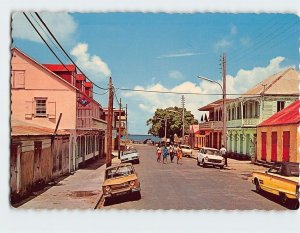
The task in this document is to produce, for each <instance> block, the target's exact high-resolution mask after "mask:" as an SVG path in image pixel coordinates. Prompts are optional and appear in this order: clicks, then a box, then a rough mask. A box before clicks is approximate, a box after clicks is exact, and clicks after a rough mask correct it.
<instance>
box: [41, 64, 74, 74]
mask: <svg viewBox="0 0 300 233" xmlns="http://www.w3.org/2000/svg"><path fill="white" fill-rule="evenodd" d="M42 65H43V66H45V67H46V68H47V69H49V70H51V71H54V72H55V71H75V70H76V67H75V66H74V65H72V64H68V65H65V66H66V67H67V69H66V67H65V66H63V65H59V64H42Z"/></svg>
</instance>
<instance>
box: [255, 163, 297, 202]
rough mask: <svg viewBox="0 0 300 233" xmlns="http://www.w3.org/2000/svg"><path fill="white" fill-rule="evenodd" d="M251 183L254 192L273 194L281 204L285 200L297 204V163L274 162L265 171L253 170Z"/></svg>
mask: <svg viewBox="0 0 300 233" xmlns="http://www.w3.org/2000/svg"><path fill="white" fill-rule="evenodd" d="M252 183H253V184H255V188H256V192H257V193H260V192H261V191H262V190H263V191H266V192H269V193H272V194H275V195H277V196H278V197H279V200H280V201H281V203H282V204H285V203H286V202H287V201H290V202H294V203H295V205H298V206H299V201H298V198H299V163H292V162H282V163H275V164H274V165H273V166H272V167H271V168H270V169H269V170H267V171H265V172H253V174H252Z"/></svg>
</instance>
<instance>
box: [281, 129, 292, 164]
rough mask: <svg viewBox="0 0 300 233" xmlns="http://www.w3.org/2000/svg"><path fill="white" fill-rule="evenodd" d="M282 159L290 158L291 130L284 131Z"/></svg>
mask: <svg viewBox="0 0 300 233" xmlns="http://www.w3.org/2000/svg"><path fill="white" fill-rule="evenodd" d="M282 143H283V145H282V150H283V151H282V152H283V153H282V161H289V160H290V131H283V141H282Z"/></svg>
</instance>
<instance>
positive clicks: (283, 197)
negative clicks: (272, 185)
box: [279, 193, 288, 205]
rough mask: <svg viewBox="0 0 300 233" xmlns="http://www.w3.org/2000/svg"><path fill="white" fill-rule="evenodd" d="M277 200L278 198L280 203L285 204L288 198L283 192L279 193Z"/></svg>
mask: <svg viewBox="0 0 300 233" xmlns="http://www.w3.org/2000/svg"><path fill="white" fill-rule="evenodd" d="M279 200H280V203H281V204H283V205H284V204H286V202H287V200H288V198H287V196H286V195H285V193H279Z"/></svg>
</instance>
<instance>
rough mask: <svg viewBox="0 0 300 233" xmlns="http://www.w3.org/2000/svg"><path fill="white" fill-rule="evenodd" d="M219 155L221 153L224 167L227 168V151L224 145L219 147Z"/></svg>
mask: <svg viewBox="0 0 300 233" xmlns="http://www.w3.org/2000/svg"><path fill="white" fill-rule="evenodd" d="M220 153H221V155H222V157H223V158H224V159H225V166H226V167H228V164H227V150H226V148H225V146H224V145H222V146H221V149H220Z"/></svg>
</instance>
